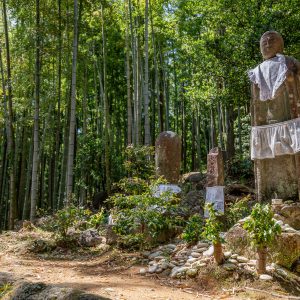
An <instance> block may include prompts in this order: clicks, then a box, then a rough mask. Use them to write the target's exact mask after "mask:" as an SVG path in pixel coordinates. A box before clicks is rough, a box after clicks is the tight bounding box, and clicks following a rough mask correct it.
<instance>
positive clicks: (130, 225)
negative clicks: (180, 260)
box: [110, 181, 184, 248]
mask: <svg viewBox="0 0 300 300" xmlns="http://www.w3.org/2000/svg"><path fill="white" fill-rule="evenodd" d="M158 182H159V181H158ZM156 186H157V181H156V182H155V183H153V184H151V185H150V184H149V185H148V186H147V189H146V191H145V192H144V193H142V194H140V195H137V194H132V195H125V194H117V195H114V196H112V197H111V198H110V201H112V202H113V204H114V209H113V210H112V216H113V219H114V222H115V226H114V230H115V232H116V233H117V234H118V235H119V237H120V239H121V241H122V243H123V244H125V245H126V246H127V247H133V246H135V247H138V248H144V247H145V246H147V245H149V244H151V243H152V242H155V240H156V238H158V236H159V234H161V233H163V232H164V231H165V230H174V229H175V227H176V226H178V225H182V224H183V223H184V221H183V218H182V217H180V216H178V214H177V212H178V210H179V199H178V198H176V197H175V196H174V195H171V194H170V193H168V192H166V193H163V194H162V195H161V196H160V197H159V198H156V197H154V196H153V191H154V190H155V188H156Z"/></svg>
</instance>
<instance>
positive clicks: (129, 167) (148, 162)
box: [124, 145, 154, 179]
mask: <svg viewBox="0 0 300 300" xmlns="http://www.w3.org/2000/svg"><path fill="white" fill-rule="evenodd" d="M125 154H126V157H127V160H126V161H125V162H124V167H125V170H126V172H128V174H129V175H130V176H131V177H139V178H141V179H148V178H149V177H150V176H153V175H154V161H153V155H154V147H152V146H133V145H130V146H128V147H127V148H126V150H125Z"/></svg>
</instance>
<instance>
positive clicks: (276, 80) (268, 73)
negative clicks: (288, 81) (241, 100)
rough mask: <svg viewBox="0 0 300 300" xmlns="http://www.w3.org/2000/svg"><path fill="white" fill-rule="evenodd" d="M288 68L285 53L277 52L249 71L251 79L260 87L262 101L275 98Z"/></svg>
mask: <svg viewBox="0 0 300 300" xmlns="http://www.w3.org/2000/svg"><path fill="white" fill-rule="evenodd" d="M287 70H288V68H287V66H286V63H285V57H284V55H282V54H276V56H275V57H272V58H270V59H268V60H265V61H264V62H263V63H261V64H259V65H258V66H257V67H256V68H254V69H252V70H249V71H248V76H249V79H250V80H251V81H252V82H253V83H255V84H257V85H258V87H259V91H260V92H259V99H260V100H261V101H266V100H269V99H274V98H275V95H276V91H277V90H278V89H279V88H280V86H281V85H282V84H283V82H284V81H285V78H286V72H287Z"/></svg>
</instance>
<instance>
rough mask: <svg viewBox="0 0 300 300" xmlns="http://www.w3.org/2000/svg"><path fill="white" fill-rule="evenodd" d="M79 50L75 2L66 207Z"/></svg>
mask: <svg viewBox="0 0 300 300" xmlns="http://www.w3.org/2000/svg"><path fill="white" fill-rule="evenodd" d="M77 48H78V1H77V0H74V37H73V58H72V83H71V107H70V110H71V112H70V129H69V146H68V165H67V181H66V189H67V192H66V198H65V205H66V206H67V205H69V204H70V200H71V198H72V192H73V172H74V170H73V166H74V152H75V127H76V67H77Z"/></svg>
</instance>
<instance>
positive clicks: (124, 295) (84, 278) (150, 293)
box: [0, 233, 209, 300]
mask: <svg viewBox="0 0 300 300" xmlns="http://www.w3.org/2000/svg"><path fill="white" fill-rule="evenodd" d="M19 238H21V241H19ZM25 244H26V242H25V241H22V237H21V236H20V235H18V233H14V234H9V235H0V272H2V273H7V274H8V275H11V276H12V277H13V278H14V279H15V280H26V281H32V282H44V283H46V284H55V285H59V286H64V287H72V288H76V289H80V290H83V291H86V292H89V293H94V294H97V295H102V296H105V297H108V298H110V299H115V300H125V299H126V300H144V299H145V300H146V299H170V300H171V299H172V300H189V299H195V297H196V296H197V293H196V292H195V291H191V290H189V289H188V288H187V287H185V286H184V285H182V286H181V287H176V285H175V284H174V285H173V286H168V284H169V285H171V283H170V282H167V281H166V280H163V279H161V280H160V279H158V278H156V279H155V278H154V277H145V276H141V275H139V269H140V266H130V265H131V264H130V263H128V259H127V258H124V261H123V262H124V264H123V265H121V266H118V265H119V264H120V261H119V260H120V259H122V258H120V257H119V256H117V254H116V253H112V252H108V253H106V254H105V255H102V256H100V257H93V258H92V259H86V258H84V260H83V261H82V260H78V259H76V258H75V259H73V260H71V261H70V260H62V259H52V258H51V259H45V258H44V259H43V258H40V257H35V256H32V255H28V254H26V253H25V251H24V248H23V245H25ZM114 262H115V263H114ZM116 265H117V266H116ZM128 265H129V266H128ZM198 298H199V299H209V298H208V297H204V296H203V295H199V294H198Z"/></svg>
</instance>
